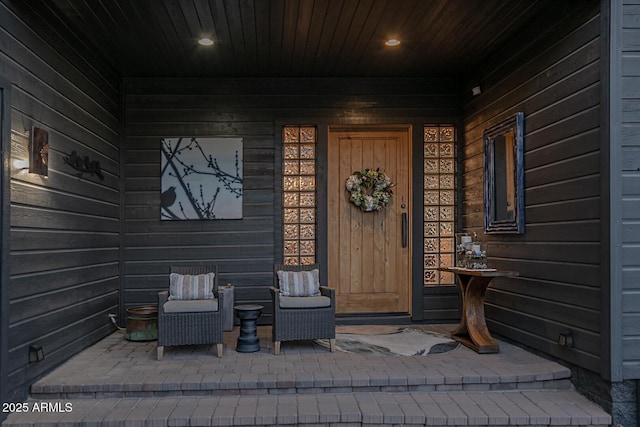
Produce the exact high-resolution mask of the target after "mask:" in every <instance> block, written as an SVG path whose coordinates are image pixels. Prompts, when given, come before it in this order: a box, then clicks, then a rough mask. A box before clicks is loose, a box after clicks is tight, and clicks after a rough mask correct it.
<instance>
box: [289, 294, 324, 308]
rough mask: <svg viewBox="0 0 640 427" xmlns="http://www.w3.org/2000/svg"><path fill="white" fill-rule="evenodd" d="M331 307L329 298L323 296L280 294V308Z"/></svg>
mask: <svg viewBox="0 0 640 427" xmlns="http://www.w3.org/2000/svg"><path fill="white" fill-rule="evenodd" d="M322 307H331V298H329V297H325V296H314V297H283V296H280V308H322Z"/></svg>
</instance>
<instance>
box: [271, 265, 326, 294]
mask: <svg viewBox="0 0 640 427" xmlns="http://www.w3.org/2000/svg"><path fill="white" fill-rule="evenodd" d="M278 287H279V288H280V295H282V296H284V297H311V296H317V295H320V272H319V271H318V269H313V270H309V271H283V270H278Z"/></svg>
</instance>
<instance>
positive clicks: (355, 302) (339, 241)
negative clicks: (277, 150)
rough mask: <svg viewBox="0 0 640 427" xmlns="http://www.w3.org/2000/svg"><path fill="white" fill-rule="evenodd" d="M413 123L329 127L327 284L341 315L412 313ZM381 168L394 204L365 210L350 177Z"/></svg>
mask: <svg viewBox="0 0 640 427" xmlns="http://www.w3.org/2000/svg"><path fill="white" fill-rule="evenodd" d="M410 147H411V127H410V126H406V125H402V126H400V125H399V126H384V127H382V126H381V127H371V126H369V127H361V128H359V127H356V128H354V127H344V126H333V127H330V128H329V146H328V168H327V177H328V178H327V203H328V206H327V229H328V232H327V234H328V236H327V237H328V239H327V241H328V266H327V267H328V279H329V280H328V282H329V283H330V284H331V285H330V286H332V287H334V288H335V289H336V299H337V307H336V309H337V312H338V313H409V311H410V307H411V304H410V295H411V263H410V256H411V239H410V236H411V229H410V227H411V226H410V224H411V221H410V219H409V218H408V215H409V212H411V209H410V206H411V185H410V183H411V167H410V166H411V148H410ZM367 168H368V169H374V170H375V169H378V168H379V169H380V171H381V172H384V173H385V174H386V175H387V176H388V177H389V178H391V181H392V183H393V184H394V187H393V188H392V191H393V196H392V198H391V202H390V203H389V204H388V205H387V206H386V207H384V208H383V209H382V210H381V211H378V212H363V211H362V210H361V209H360V208H358V207H357V206H354V205H353V204H352V203H351V202H350V201H349V195H350V194H349V192H347V190H346V188H345V183H346V180H347V178H348V177H349V176H350V175H352V174H353V173H354V172H355V171H360V170H363V169H367Z"/></svg>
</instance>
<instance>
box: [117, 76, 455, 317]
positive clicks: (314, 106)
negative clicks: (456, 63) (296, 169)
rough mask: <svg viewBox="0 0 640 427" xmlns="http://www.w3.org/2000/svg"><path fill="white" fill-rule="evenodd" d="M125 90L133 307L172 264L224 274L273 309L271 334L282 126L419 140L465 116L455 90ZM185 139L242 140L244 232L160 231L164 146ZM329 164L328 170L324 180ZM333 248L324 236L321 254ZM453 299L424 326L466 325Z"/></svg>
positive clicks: (445, 83)
mask: <svg viewBox="0 0 640 427" xmlns="http://www.w3.org/2000/svg"><path fill="white" fill-rule="evenodd" d="M124 90H125V111H126V123H127V126H126V150H125V153H124V157H125V159H126V160H125V164H124V165H123V166H124V171H125V176H124V182H125V194H124V203H125V206H124V212H125V218H124V220H125V225H124V227H125V247H126V248H125V257H124V260H125V261H124V266H123V271H124V281H125V284H124V294H125V296H124V301H125V306H130V305H134V304H135V305H137V304H143V303H153V302H155V301H156V298H157V296H156V294H157V291H159V290H161V289H165V288H166V287H167V281H168V278H167V274H168V272H169V266H170V265H171V264H172V263H185V264H189V263H196V262H215V263H218V264H219V266H220V276H221V277H220V280H221V283H232V284H233V285H234V286H235V296H236V301H238V302H256V303H261V304H263V305H265V306H266V309H265V312H264V314H263V316H262V321H263V322H269V321H270V315H271V311H270V308H269V307H268V306H269V304H270V295H269V293H268V287H269V286H271V285H272V284H273V263H274V262H280V261H281V258H280V257H281V256H282V255H281V254H280V252H279V251H280V250H281V249H280V247H281V243H280V241H279V240H280V239H281V236H279V235H277V231H276V230H278V229H279V227H280V225H279V223H280V221H281V218H280V216H281V209H282V208H281V205H280V203H281V202H280V195H279V194H278V193H277V191H279V190H278V189H279V188H280V183H279V180H280V179H281V178H280V176H279V173H280V172H279V169H280V167H279V165H278V162H279V161H281V159H279V158H278V157H277V156H278V154H277V153H278V150H279V146H280V144H281V142H280V140H279V138H280V136H279V135H280V134H281V129H279V126H281V124H283V123H285V124H293V125H297V124H301V125H305V124H310V125H318V126H319V127H320V129H322V128H323V127H325V128H326V126H327V125H328V124H342V123H349V124H378V123H410V124H414V123H418V125H417V127H416V130H414V132H416V134H417V139H419V135H420V134H421V133H422V129H421V126H422V124H423V123H438V122H439V121H440V120H443V121H445V122H447V123H451V122H455V119H456V117H457V116H458V114H459V110H458V97H457V86H456V84H455V80H453V79H339V80H336V79H322V78H317V79H287V78H274V79H255V78H246V79H233V78H229V79H161V78H159V79H133V78H132V79H125V83H124ZM319 134H320V135H322V133H319ZM325 134H326V132H325ZM176 136H229V137H242V138H243V140H244V153H243V154H244V170H243V172H244V199H243V208H244V212H243V215H244V216H243V218H242V219H241V220H218V221H215V220H214V221H160V220H159V215H160V214H159V209H160V188H161V185H160V184H161V183H160V176H159V172H160V152H159V148H160V141H161V139H162V138H163V137H176ZM322 144H325V145H326V141H319V147H321V146H322ZM323 152H324V151H323V150H322V149H320V148H319V153H323ZM325 162H326V159H325V158H324V157H320V158H319V162H318V166H319V168H320V169H322V168H323V167H324V166H325ZM418 163H419V165H420V167H421V168H422V163H421V162H418ZM416 173H421V170H420V171H416ZM319 176H320V177H322V175H319ZM318 185H319V187H322V185H323V184H322V183H319V184H318ZM319 203H320V204H322V203H325V202H324V200H319ZM417 225H418V224H417ZM324 239H325V237H324V236H319V240H318V245H319V248H320V251H322V250H323V249H322V248H323V247H324V248H326V241H325V240H324ZM421 240H422V239H421V238H420V242H419V243H418V244H416V247H418V248H420V247H422V242H421ZM416 280H420V277H416ZM448 292H449V294H452V295H448V296H444V295H443V296H436V297H434V299H432V297H431V296H425V297H424V298H422V300H423V301H425V304H427V305H428V307H427V306H425V314H424V318H425V319H431V320H439V319H447V320H452V319H455V318H456V317H457V314H458V312H457V310H458V305H459V300H458V295H457V290H456V289H449V291H448ZM416 298H421V296H418V295H417V296H416ZM438 298H440V299H438ZM421 304H422V301H421V302H420V304H419V305H420V307H422V305H421Z"/></svg>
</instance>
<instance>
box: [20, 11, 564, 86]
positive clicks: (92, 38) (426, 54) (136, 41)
mask: <svg viewBox="0 0 640 427" xmlns="http://www.w3.org/2000/svg"><path fill="white" fill-rule="evenodd" d="M30 1H31V5H32V7H33V8H34V9H36V8H40V9H39V13H40V14H43V13H46V14H57V15H59V16H60V18H61V19H62V20H63V21H64V22H65V23H66V26H67V29H68V31H69V32H70V33H73V34H75V35H77V37H78V39H79V40H81V41H82V42H84V43H86V44H87V46H89V47H91V48H92V49H97V50H99V51H100V52H101V53H102V54H103V55H104V57H105V58H106V60H107V61H108V62H110V63H111V64H112V65H113V66H114V67H115V69H116V70H118V72H119V73H120V74H121V75H122V76H138V77H140V76H164V77H174V76H175V77H189V76H193V77H197V76H211V77H238V76H239V77H242V76H246V77H346V76H350V77H378V76H393V77H398V76H401V77H417V76H420V77H423V76H441V75H451V74H452V73H453V74H460V73H461V72H464V71H465V70H467V69H468V68H469V67H472V66H473V65H474V64H477V63H478V62H479V61H481V60H482V59H483V58H485V57H486V55H487V54H489V53H490V52H491V51H492V50H495V49H496V48H498V47H499V46H500V45H501V44H502V43H503V42H504V41H505V40H508V39H510V38H513V37H518V32H519V31H520V30H521V29H522V28H523V26H525V25H527V23H529V22H531V20H532V19H533V18H535V17H539V16H541V15H543V14H545V12H548V7H549V5H551V4H552V3H554V2H555V3H558V2H557V1H556V0H30ZM560 3H564V2H560ZM34 5H36V6H34ZM202 35H209V36H210V37H211V38H212V39H213V40H214V42H215V44H214V45H213V46H212V47H202V46H200V45H198V44H197V42H196V41H197V39H198V38H200V37H201V36H202ZM389 37H394V38H397V39H399V40H401V45H400V46H398V47H395V48H388V47H385V46H384V43H383V42H384V40H385V39H387V38H389Z"/></svg>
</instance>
